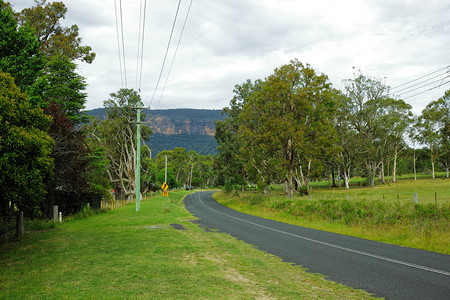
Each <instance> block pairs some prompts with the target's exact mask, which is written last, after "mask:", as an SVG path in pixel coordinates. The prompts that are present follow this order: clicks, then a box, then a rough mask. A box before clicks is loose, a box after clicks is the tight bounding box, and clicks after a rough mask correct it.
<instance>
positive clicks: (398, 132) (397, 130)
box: [381, 98, 413, 182]
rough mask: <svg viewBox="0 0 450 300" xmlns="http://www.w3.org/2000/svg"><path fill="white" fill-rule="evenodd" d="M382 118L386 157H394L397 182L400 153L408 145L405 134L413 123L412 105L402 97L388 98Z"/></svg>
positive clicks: (394, 172) (393, 173)
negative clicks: (397, 98) (398, 98)
mask: <svg viewBox="0 0 450 300" xmlns="http://www.w3.org/2000/svg"><path fill="white" fill-rule="evenodd" d="M381 118H382V123H383V127H384V132H385V135H386V138H385V141H386V143H385V144H386V151H385V153H386V157H387V160H388V161H389V160H390V158H391V157H393V158H394V162H393V170H392V181H393V182H395V181H396V173H397V158H398V154H399V153H400V152H401V151H403V150H404V149H405V148H406V147H407V144H406V142H405V135H406V134H407V132H408V129H409V127H410V126H411V125H412V123H413V114H412V112H411V105H409V104H407V103H406V102H405V101H403V100H401V99H400V100H395V99H391V98H388V99H387V101H386V103H385V105H384V109H383V114H382V117H381ZM383 174H384V172H383Z"/></svg>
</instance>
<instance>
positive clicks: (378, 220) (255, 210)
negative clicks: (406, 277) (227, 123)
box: [214, 179, 450, 254]
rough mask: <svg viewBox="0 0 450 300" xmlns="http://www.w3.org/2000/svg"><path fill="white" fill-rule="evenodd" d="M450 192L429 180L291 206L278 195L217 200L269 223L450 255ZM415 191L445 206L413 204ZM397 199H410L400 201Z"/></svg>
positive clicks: (319, 195) (444, 183)
mask: <svg viewBox="0 0 450 300" xmlns="http://www.w3.org/2000/svg"><path fill="white" fill-rule="evenodd" d="M449 190H450V180H449V179H436V180H429V179H427V180H420V181H402V182H401V183H398V184H393V185H390V186H388V185H385V186H380V187H376V188H355V189H350V190H347V191H346V190H336V191H333V190H320V191H317V190H316V191H314V190H313V193H312V197H311V199H312V200H309V197H308V196H303V197H294V199H293V200H290V199H287V198H285V197H284V196H280V194H279V193H276V192H273V193H272V194H271V195H269V196H263V195H262V194H260V193H249V192H247V193H240V192H234V193H229V194H224V193H216V194H215V195H214V197H215V199H216V200H218V201H219V202H220V203H222V204H223V205H226V206H228V207H230V208H233V209H236V210H239V211H241V212H245V213H249V214H253V215H257V216H260V217H264V218H268V219H273V220H277V221H281V222H285V223H290V224H295V225H300V226H305V227H310V228H315V229H320V230H326V231H331V232H336V233H341V234H346V235H351V236H356V237H361V238H366V239H370V240H375V241H380V242H385V243H391V244H396V245H401V246H406V247H413V248H418V249H424V250H428V251H435V252H441V253H445V254H450V230H449V228H450V222H449V219H450V201H449V200H450V199H449V200H448V199H447V198H448V197H449V196H450V195H449V192H448V191H449ZM413 191H416V192H418V193H419V195H424V194H427V193H428V194H434V193H435V191H438V192H439V194H440V195H441V196H442V197H441V199H442V200H441V201H440V202H439V203H438V204H437V205H436V203H434V201H422V204H421V203H420V201H419V204H415V203H414V202H413V194H414V192H413ZM399 194H403V195H405V194H407V195H411V197H409V199H406V200H403V201H402V200H401V198H400V199H399V197H398V196H397V195H399ZM383 195H385V197H383ZM347 196H348V197H347ZM383 198H384V201H383ZM419 199H420V198H419Z"/></svg>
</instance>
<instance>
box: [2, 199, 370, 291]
mask: <svg viewBox="0 0 450 300" xmlns="http://www.w3.org/2000/svg"><path fill="white" fill-rule="evenodd" d="M186 194H187V192H174V193H171V194H170V201H169V207H170V213H164V208H165V205H164V199H163V198H162V197H154V198H151V199H145V201H142V202H141V210H140V212H135V205H134V204H130V205H127V206H124V207H121V208H119V209H116V210H111V211H108V212H105V213H100V214H96V215H93V214H91V213H90V212H89V211H84V212H83V213H82V214H83V216H88V217H87V218H82V216H81V215H80V216H78V217H77V218H73V219H72V220H66V221H65V222H64V223H63V224H56V226H55V228H53V229H52V228H51V227H48V228H47V229H44V230H42V229H41V230H39V231H28V232H26V234H25V236H24V237H23V238H22V239H21V240H20V241H18V242H14V243H10V242H9V243H7V244H5V245H2V246H0V299H23V298H78V299H86V298H89V299H92V298H106V299H110V298H145V299H147V298H150V299H159V298H163V299H189V298H202V299H223V298H228V299H242V298H243V299H247V298H262V299H278V298H307V299H309V298H327V299H350V298H352V299H365V298H369V297H370V295H369V294H368V293H366V292H364V291H361V290H354V289H351V288H348V287H345V286H342V285H340V284H337V283H334V282H330V281H327V280H325V279H324V278H323V277H322V276H320V275H317V274H310V273H308V272H306V271H305V270H304V269H302V268H301V267H299V266H292V265H291V264H288V263H285V262H282V261H281V260H280V259H279V258H276V257H275V256H272V255H269V254H267V253H265V252H262V251H259V250H257V249H255V248H254V247H253V246H250V245H247V244H245V243H243V242H242V241H239V240H237V239H235V238H233V237H230V236H229V235H227V234H224V233H219V232H205V231H203V230H201V229H200V228H199V227H198V226H197V225H195V224H193V223H192V222H190V220H192V219H194V217H193V216H192V215H190V214H189V213H188V212H187V211H186V210H185V209H184V206H183V203H182V199H183V196H185V195H186ZM172 223H177V224H181V225H183V226H185V227H186V228H187V230H182V231H181V230H175V229H173V228H172V227H171V226H170V224H172ZM37 227H39V228H42V227H45V226H37Z"/></svg>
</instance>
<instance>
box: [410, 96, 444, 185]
mask: <svg viewBox="0 0 450 300" xmlns="http://www.w3.org/2000/svg"><path fill="white" fill-rule="evenodd" d="M449 124H450V90H447V91H446V92H445V94H444V96H443V97H441V98H439V99H438V100H435V101H432V102H430V103H429V104H428V105H427V106H426V107H425V109H424V110H422V114H421V115H420V116H419V118H418V119H417V121H416V124H415V127H416V129H417V132H418V133H417V135H416V136H415V139H416V140H417V141H418V142H420V143H423V144H425V145H427V146H428V147H429V148H430V150H431V154H430V156H431V166H432V174H433V175H432V176H433V179H434V178H435V173H434V170H435V163H436V161H438V159H439V157H442V158H444V161H447V159H448V157H447V153H448V152H449V151H450V149H449V148H448V144H449V142H448V141H449V139H450V138H449V131H450V130H449V127H450V125H449ZM446 165H447V175H448V162H446Z"/></svg>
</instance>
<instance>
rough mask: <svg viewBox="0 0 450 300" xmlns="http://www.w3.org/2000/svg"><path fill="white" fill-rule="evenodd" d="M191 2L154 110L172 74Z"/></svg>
mask: <svg viewBox="0 0 450 300" xmlns="http://www.w3.org/2000/svg"><path fill="white" fill-rule="evenodd" d="M192 1H193V0H191V2H190V3H189V8H188V10H187V13H186V17H185V19H184V23H183V28H182V29H181V34H180V38H179V39H178V43H177V48H176V49H175V53H174V55H173V58H172V63H171V64H170V68H169V72H168V73H167V77H166V81H165V82H164V87H163V89H162V91H161V95H160V96H159V99H158V104H157V105H156V108H158V106H159V103H160V102H161V98H162V96H163V94H164V91H165V90H166V85H167V81H168V80H169V76H170V73H171V72H172V67H173V63H174V61H175V57H176V56H177V53H178V47H179V46H180V42H181V38H182V37H183V33H184V28H185V27H186V23H187V20H188V17H189V12H190V11H191V6H192Z"/></svg>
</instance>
